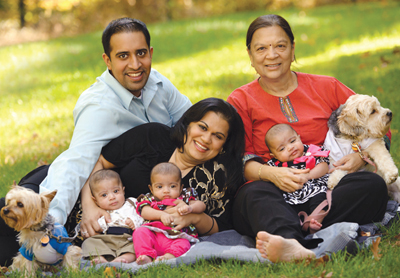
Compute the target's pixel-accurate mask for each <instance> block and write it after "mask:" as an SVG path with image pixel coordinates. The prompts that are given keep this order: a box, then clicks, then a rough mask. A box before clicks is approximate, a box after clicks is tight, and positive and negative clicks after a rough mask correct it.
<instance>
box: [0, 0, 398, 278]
mask: <svg viewBox="0 0 400 278" xmlns="http://www.w3.org/2000/svg"><path fill="white" fill-rule="evenodd" d="M266 13H269V12H268V11H257V12H248V13H239V14H233V15H227V16H219V17H213V18H204V19H193V20H187V21H178V22H168V23H160V24H151V25H149V26H148V28H149V30H150V33H151V36H152V42H151V45H152V46H153V47H154V56H153V67H154V68H156V69H157V70H158V71H159V72H161V73H162V74H163V75H165V76H166V77H168V78H169V79H170V80H171V81H172V83H173V84H174V85H175V86H176V87H177V88H178V89H179V90H180V92H181V93H183V94H185V95H187V96H188V97H189V98H190V99H191V101H192V102H193V103H194V102H197V101H198V100H200V99H203V98H206V97H210V96H215V97H220V98H223V99H226V98H227V97H228V95H229V94H230V93H231V92H232V91H233V90H234V89H235V88H237V87H239V86H241V85H243V84H246V83H248V82H250V81H252V80H253V79H254V78H255V77H256V75H255V72H254V70H253V68H252V67H251V66H250V61H249V59H248V56H247V53H246V48H245V36H246V31H247V27H248V26H249V24H250V23H251V21H252V20H254V19H255V18H256V17H257V16H259V15H262V14H266ZM277 13H278V14H280V15H282V16H284V17H285V18H286V19H287V20H288V21H289V23H290V24H291V26H292V28H293V31H294V34H295V38H296V39H295V41H296V58H297V63H295V64H294V65H293V70H296V71H302V72H307V73H314V74H323V75H330V76H334V77H336V78H337V79H339V80H340V81H342V82H343V83H344V84H346V85H347V86H349V87H350V88H352V89H353V90H354V91H355V92H357V93H361V94H368V95H375V96H376V97H378V99H379V100H380V102H381V104H382V105H383V106H384V107H388V108H390V109H392V111H393V113H394V120H393V124H392V133H393V137H394V140H392V148H391V153H392V155H393V157H394V160H395V162H396V164H397V166H400V155H399V151H400V144H399V139H398V130H399V128H400V115H398V113H399V112H398V111H399V110H397V109H398V107H399V104H400V94H399V93H398V90H399V89H398V88H399V83H400V79H399V76H400V20H399V19H398V15H399V14H400V3H399V2H393V1H385V2H383V3H362V4H349V5H336V6H327V7H320V8H316V9H312V10H297V9H289V10H282V11H279V12H277ZM102 52H103V51H102V46H101V31H99V32H95V33H91V34H86V35H81V36H77V37H73V38H60V39H56V40H51V41H46V42H37V43H28V44H21V45H15V46H10V47H3V48H0V64H1V67H0V98H1V101H0V134H1V136H0V194H1V196H4V195H5V193H6V192H7V190H8V187H9V185H10V184H11V183H12V182H13V180H16V181H19V179H20V178H21V177H22V176H24V175H25V174H26V173H27V172H29V171H30V170H32V169H34V168H35V167H36V166H37V165H39V164H41V163H51V162H52V161H53V160H54V158H55V157H57V155H58V154H60V153H61V152H62V151H64V150H65V149H66V148H67V147H68V144H69V142H70V138H71V136H72V132H73V119H72V110H73V107H74V105H75V103H76V101H77V99H78V97H79V95H80V94H81V93H82V92H83V91H84V90H85V89H86V88H88V87H89V86H90V85H91V84H92V83H94V81H95V78H96V77H97V76H99V75H101V73H102V72H103V71H104V70H105V69H106V67H105V64H104V62H103V60H102V59H101V55H102ZM398 227H399V225H397V226H396V229H397V230H396V229H395V230H393V231H391V232H390V235H391V236H390V237H388V239H387V240H386V241H384V243H383V244H381V245H383V246H382V251H383V252H385V253H384V256H383V257H382V259H381V260H380V261H379V262H378V261H375V260H373V258H372V256H371V253H370V252H368V251H365V252H361V253H360V254H359V255H357V256H356V257H352V258H351V259H350V260H349V259H348V257H347V256H345V255H344V254H339V255H337V256H333V260H332V261H331V262H329V263H328V264H327V265H325V268H326V267H328V268H329V269H332V271H333V273H334V274H335V276H334V277H336V275H337V276H343V277H346V276H348V277H355V276H356V275H360V276H363V277H367V276H368V277H375V276H381V277H390V276H393V277H395V276H397V275H398V273H400V271H399V268H400V267H399V265H400V264H399V263H400V262H399V260H400V259H399V258H400V250H399V247H398V246H397V247H395V248H392V247H393V246H394V243H393V240H394V235H396V234H398V232H399V229H398ZM202 264H205V265H206V267H205V266H202ZM205 268H206V269H205ZM185 269H188V270H187V272H186V270H185ZM348 269H352V271H351V272H349V273H347V271H348ZM157 271H160V272H157ZM170 271H172V272H171V276H173V275H172V273H175V272H174V271H178V273H179V275H192V273H191V272H192V271H193V268H191V267H187V266H184V267H182V268H179V269H177V270H168V272H170ZM321 272H322V270H321V266H313V267H305V266H304V265H297V264H279V265H275V266H265V265H258V264H247V263H245V264H242V263H238V262H226V263H225V262H224V263H223V264H213V263H207V262H203V263H199V264H196V266H195V271H194V275H195V276H196V275H197V276H206V275H207V276H209V275H210V276H214V275H213V274H216V275H217V276H233V277H241V276H248V275H251V276H264V275H267V273H269V274H268V275H273V276H276V277H282V276H292V277H300V276H302V277H308V276H316V277H318V276H319V275H320V274H321ZM328 272H329V271H328ZM165 274H166V271H162V268H160V267H158V268H157V269H156V270H155V271H154V272H152V270H148V271H146V272H144V273H143V275H144V276H151V277H156V276H165ZM176 275H177V274H176V273H175V275H174V276H176Z"/></svg>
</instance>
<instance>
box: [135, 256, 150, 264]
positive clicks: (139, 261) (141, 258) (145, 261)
mask: <svg viewBox="0 0 400 278" xmlns="http://www.w3.org/2000/svg"><path fill="white" fill-rule="evenodd" d="M152 261H153V258H151V257H149V256H146V255H141V256H139V257H138V258H137V259H136V263H137V264H138V265H144V264H148V263H151V262H152Z"/></svg>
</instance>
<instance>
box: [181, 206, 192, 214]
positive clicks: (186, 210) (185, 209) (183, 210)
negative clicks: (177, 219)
mask: <svg viewBox="0 0 400 278" xmlns="http://www.w3.org/2000/svg"><path fill="white" fill-rule="evenodd" d="M192 211H193V209H192V207H191V206H189V205H186V204H185V205H184V206H180V207H179V208H178V212H179V214H180V215H185V214H189V213H191V212H192Z"/></svg>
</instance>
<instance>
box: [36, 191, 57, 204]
mask: <svg viewBox="0 0 400 278" xmlns="http://www.w3.org/2000/svg"><path fill="white" fill-rule="evenodd" d="M56 193H57V190H53V191H50V192H44V193H41V194H40V195H42V198H43V199H42V203H43V207H45V206H46V205H47V206H48V204H50V202H51V200H53V198H54V196H56ZM44 200H45V201H44ZM44 203H47V204H44Z"/></svg>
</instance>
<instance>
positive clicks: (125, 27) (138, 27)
mask: <svg viewBox="0 0 400 278" xmlns="http://www.w3.org/2000/svg"><path fill="white" fill-rule="evenodd" d="M122 32H142V33H143V35H144V37H145V39H146V43H147V46H148V47H149V48H150V33H149V30H147V26H146V24H144V23H143V22H142V21H140V20H138V19H133V18H129V17H123V18H118V19H115V20H113V21H111V22H110V23H109V24H108V25H107V27H106V28H105V29H104V31H103V36H102V38H101V41H102V43H103V49H104V53H105V54H106V55H107V56H108V58H110V59H111V57H110V52H111V47H110V40H111V36H112V35H114V34H118V33H122Z"/></svg>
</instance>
